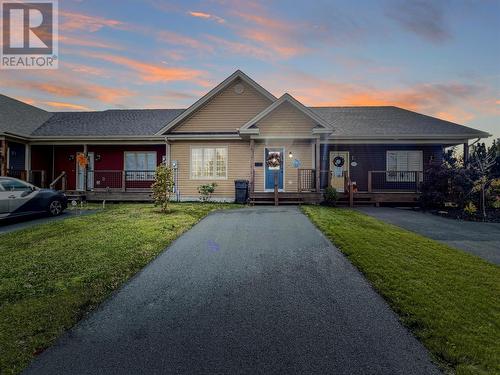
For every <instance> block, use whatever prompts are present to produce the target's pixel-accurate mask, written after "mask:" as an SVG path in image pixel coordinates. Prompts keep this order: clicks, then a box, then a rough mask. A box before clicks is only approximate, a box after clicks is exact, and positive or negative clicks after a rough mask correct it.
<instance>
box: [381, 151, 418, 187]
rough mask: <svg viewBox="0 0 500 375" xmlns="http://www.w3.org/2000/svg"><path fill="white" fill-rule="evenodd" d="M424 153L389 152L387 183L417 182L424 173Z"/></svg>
mask: <svg viewBox="0 0 500 375" xmlns="http://www.w3.org/2000/svg"><path fill="white" fill-rule="evenodd" d="M423 164H424V163H423V155H422V151H387V168H386V170H387V171H391V172H389V173H387V174H386V178H387V181H390V182H415V178H416V176H417V175H419V176H420V173H416V172H422V171H423V169H424V168H423Z"/></svg>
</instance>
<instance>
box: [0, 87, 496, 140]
mask: <svg viewBox="0 0 500 375" xmlns="http://www.w3.org/2000/svg"><path fill="white" fill-rule="evenodd" d="M309 108H310V109H311V110H312V111H313V112H314V113H316V114H318V115H319V116H320V117H322V118H323V119H325V120H326V121H327V122H328V123H329V124H331V127H332V129H333V136H334V137H335V136H339V137H351V136H352V137H356V136H365V137H376V136H388V137H390V136H416V137H418V136H428V135H433V136H440V135H444V136H446V135H450V136H451V135H454V136H457V135H458V136H461V135H464V136H468V137H469V138H474V137H485V136H487V133H485V132H482V131H479V130H476V129H473V128H469V127H466V126H463V125H459V124H455V123H453V122H449V121H445V120H441V119H438V118H436V117H431V116H426V115H423V114H420V113H416V112H412V111H408V110H406V109H402V108H398V107H391V106H385V107H309ZM184 111H185V109H124V110H119V109H112V110H107V111H95V112H47V111H44V110H42V109H40V108H37V107H33V106H31V105H29V104H26V103H23V102H20V101H18V100H16V99H13V98H10V97H8V96H5V95H0V133H5V132H7V133H14V134H18V135H24V136H48V137H51V136H67V137H73V136H94V137H95V136H97V137H99V136H152V135H154V134H156V133H157V132H158V131H160V130H161V129H162V128H164V127H165V126H166V125H167V124H168V123H169V122H171V121H172V120H173V119H175V118H176V117H177V116H179V115H180V114H181V113H182V112H184Z"/></svg>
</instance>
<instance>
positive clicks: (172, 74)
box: [86, 52, 203, 82]
mask: <svg viewBox="0 0 500 375" xmlns="http://www.w3.org/2000/svg"><path fill="white" fill-rule="evenodd" d="M86 56H90V57H93V58H96V59H100V60H104V61H108V62H111V63H113V64H117V65H121V66H124V67H126V68H128V69H130V70H133V71H135V72H137V73H138V74H139V77H140V78H141V79H142V80H144V81H146V82H168V81H197V80H198V79H200V77H201V76H202V75H203V72H202V71H200V70H196V69H190V68H179V67H168V66H161V65H157V64H150V63H146V62H142V61H138V60H133V59H130V58H127V57H123V56H117V55H111V54H105V53H95V52H93V53H86Z"/></svg>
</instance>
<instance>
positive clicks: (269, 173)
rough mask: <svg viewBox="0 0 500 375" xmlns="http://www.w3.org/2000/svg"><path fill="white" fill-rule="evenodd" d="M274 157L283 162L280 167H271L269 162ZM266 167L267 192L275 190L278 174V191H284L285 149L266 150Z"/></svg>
mask: <svg viewBox="0 0 500 375" xmlns="http://www.w3.org/2000/svg"><path fill="white" fill-rule="evenodd" d="M273 155H276V156H278V155H279V160H280V161H281V163H280V165H279V167H275V168H273V167H269V166H268V163H267V161H268V160H269V158H270V157H271V158H272V157H273ZM264 165H265V166H266V190H273V189H274V175H275V174H276V173H277V174H278V189H280V190H283V149H282V148H266V160H265V161H264Z"/></svg>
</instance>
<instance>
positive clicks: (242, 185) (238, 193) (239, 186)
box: [234, 180, 249, 204]
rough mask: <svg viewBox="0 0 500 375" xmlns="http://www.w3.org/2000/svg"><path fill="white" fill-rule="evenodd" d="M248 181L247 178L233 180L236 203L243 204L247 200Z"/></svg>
mask: <svg viewBox="0 0 500 375" xmlns="http://www.w3.org/2000/svg"><path fill="white" fill-rule="evenodd" d="M248 183H249V182H248V181H247V180H235V181H234V189H235V197H236V199H235V200H236V203H240V204H245V203H247V200H248Z"/></svg>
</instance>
